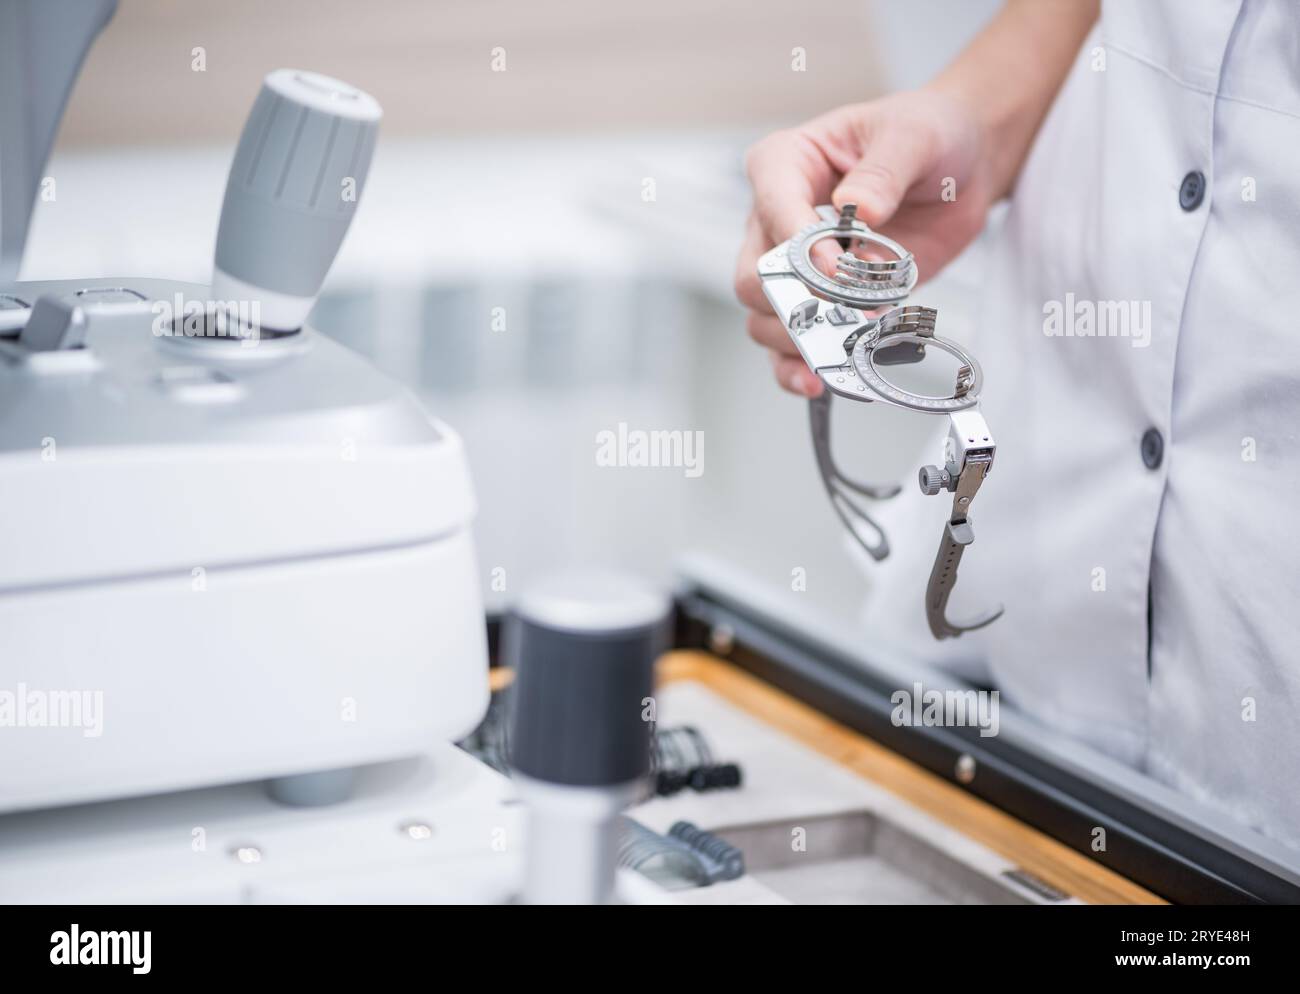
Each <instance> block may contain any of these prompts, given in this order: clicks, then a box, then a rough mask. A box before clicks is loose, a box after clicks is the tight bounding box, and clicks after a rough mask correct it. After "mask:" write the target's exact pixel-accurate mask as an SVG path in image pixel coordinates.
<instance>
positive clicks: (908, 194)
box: [736, 90, 997, 397]
mask: <svg viewBox="0 0 1300 994" xmlns="http://www.w3.org/2000/svg"><path fill="white" fill-rule="evenodd" d="M985 144H986V142H985V140H984V135H983V133H982V125H981V124H980V122H979V121H978V120H977V119H976V116H975V115H974V114H971V113H970V112H969V111H968V110H967V109H966V107H965V106H964V105H963V104H962V103H961V102H959V101H958V100H956V99H955V98H953V97H951V96H949V95H947V94H945V93H941V92H937V91H933V90H917V91H913V92H908V93H899V94H895V95H892V96H888V97H884V98H882V99H880V100H873V101H871V102H870V103H865V104H852V105H850V106H847V107H841V108H839V109H838V110H833V111H831V112H830V113H829V114H824V115H822V116H821V117H818V118H816V119H814V120H812V121H809V122H808V123H807V124H804V125H801V126H800V127H797V128H793V129H791V130H787V131H777V132H775V133H773V134H771V135H768V136H767V137H766V138H764V139H763V140H762V141H760V142H759V143H758V144H756V145H755V146H754V147H753V148H751V149H750V150H749V153H748V155H747V156H746V160H745V164H746V169H747V170H748V173H749V180H750V183H751V184H752V185H753V188H754V208H753V211H752V213H751V214H750V216H749V220H748V222H747V223H746V227H745V241H744V245H743V246H742V247H741V250H740V261H739V263H738V264H737V268H736V296H737V297H739V298H740V302H741V303H742V304H744V305H745V306H746V307H747V308H749V315H748V319H747V327H748V330H749V334H750V337H751V338H753V339H754V341H756V342H758V343H759V344H760V345H762V346H764V347H766V348H767V349H768V350H769V351H770V352H771V355H772V367H773V371H774V372H775V374H776V379H777V382H778V383H780V384H781V386H783V387H784V388H785V389H787V390H789V391H791V392H792V393H796V394H800V395H802V396H807V397H816V396H817V395H818V394H820V393H821V391H822V388H823V385H822V382H821V380H820V379H819V378H818V377H817V376H816V375H815V374H814V373H813V372H812V370H810V369H809V368H808V367H807V365H806V364H805V363H804V361H803V359H802V358H801V357H800V356H799V352H798V350H797V349H796V348H795V346H794V343H793V342H792V341H791V340H790V335H789V333H788V332H787V331H786V328H785V325H784V323H783V321H782V319H781V318H779V317H777V316H776V315H775V314H774V313H773V311H772V308H771V307H770V306H769V305H768V303H767V298H766V297H764V296H763V290H762V287H761V285H760V283H759V278H758V272H757V269H756V266H757V263H758V258H759V256H761V255H762V254H763V253H764V252H766V251H767V250H768V249H770V248H771V247H772V246H774V245H776V244H778V243H780V242H783V241H785V240H786V239H787V238H789V237H790V236H791V235H793V234H794V233H795V232H796V231H798V230H799V229H800V228H802V227H803V226H804V225H806V224H809V223H810V222H812V221H816V220H817V214H816V211H815V210H814V208H815V207H816V205H818V204H824V203H827V202H829V203H832V204H834V205H835V206H836V207H837V208H839V207H842V206H843V205H844V204H857V205H858V217H859V218H860V219H862V220H863V221H865V222H866V223H867V225H868V226H869V227H871V228H873V229H875V230H877V231H880V232H881V233H883V234H885V235H887V236H888V237H890V238H893V239H895V240H896V241H898V242H899V243H900V244H902V245H903V246H904V247H905V248H906V249H908V250H909V251H910V252H911V253H912V254H913V255H914V256H915V258H916V265H917V269H918V270H919V273H920V276H921V278H922V279H925V278H927V277H930V276H933V275H934V274H935V273H937V272H938V271H939V270H940V269H942V268H943V266H944V265H946V264H947V263H948V262H949V261H951V260H952V259H953V257H954V256H956V255H957V254H958V253H959V252H961V250H962V249H964V248H965V247H966V246H967V245H968V244H970V242H971V241H972V240H973V239H974V238H975V236H976V235H977V234H978V233H979V231H980V229H981V228H983V226H984V220H985V217H986V216H987V214H988V209H989V206H990V204H991V203H992V202H993V200H994V199H995V196H996V192H997V190H996V187H997V182H996V180H995V179H994V178H993V176H992V175H991V172H992V170H991V168H990V167H989V165H988V163H987V162H986V161H985V159H984V157H983V151H984V145H985ZM954 197H955V199H953V198H954ZM827 244H831V243H823V245H827ZM831 255H832V259H831V260H830V261H831V266H832V267H833V253H831ZM815 261H817V262H818V263H819V264H821V263H822V260H815ZM823 268H825V267H823ZM828 272H833V268H831V269H829V270H828Z"/></svg>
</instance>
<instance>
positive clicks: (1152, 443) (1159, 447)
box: [1142, 428, 1165, 469]
mask: <svg viewBox="0 0 1300 994" xmlns="http://www.w3.org/2000/svg"><path fill="white" fill-rule="evenodd" d="M1164 455H1165V440H1164V437H1163V436H1162V435H1161V434H1160V432H1158V431H1157V430H1156V429H1154V428H1148V429H1147V430H1146V432H1145V433H1143V435H1142V461H1143V462H1144V463H1146V467H1147V469H1157V468H1159V466H1160V461H1161V460H1162V459H1163V458H1164Z"/></svg>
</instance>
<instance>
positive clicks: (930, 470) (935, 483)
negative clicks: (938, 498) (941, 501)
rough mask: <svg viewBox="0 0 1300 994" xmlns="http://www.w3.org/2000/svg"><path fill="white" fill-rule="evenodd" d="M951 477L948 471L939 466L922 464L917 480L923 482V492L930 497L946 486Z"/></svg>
mask: <svg viewBox="0 0 1300 994" xmlns="http://www.w3.org/2000/svg"><path fill="white" fill-rule="evenodd" d="M950 479H951V477H950V476H949V474H948V471H947V470H946V469H940V468H939V467H938V466H922V467H921V470H920V472H919V473H918V474H917V481H918V482H919V483H920V484H921V493H923V494H927V495H928V496H930V497H933V496H934V495H935V494H937V493H938V492H939V491H940V490H943V489H944V488H946V487H947V486H948V481H949V480H950Z"/></svg>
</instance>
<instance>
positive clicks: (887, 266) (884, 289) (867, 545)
mask: <svg viewBox="0 0 1300 994" xmlns="http://www.w3.org/2000/svg"><path fill="white" fill-rule="evenodd" d="M817 213H818V215H819V217H820V220H818V221H816V222H814V223H813V224H810V225H808V226H807V227H805V228H803V229H802V230H800V231H799V232H797V233H796V234H795V236H794V237H793V238H791V239H790V240H789V241H788V242H784V243H782V244H780V245H778V246H776V247H775V248H773V249H772V250H771V251H769V252H767V253H766V254H765V255H763V256H762V257H761V258H760V259H759V260H758V273H759V277H760V278H761V280H762V284H763V291H764V293H765V294H766V296H767V299H768V301H769V302H770V303H771V304H772V307H773V308H774V309H775V310H776V313H777V314H778V315H780V316H781V318H782V320H783V321H784V322H785V325H786V328H787V330H788V331H789V333H790V337H791V339H792V340H793V341H794V344H795V346H796V347H797V348H798V350H799V353H800V355H801V356H802V357H803V359H804V362H805V363H807V365H808V368H809V369H811V370H812V371H813V372H814V373H816V374H817V375H818V376H819V377H821V379H822V381H823V382H824V383H825V384H826V386H827V388H828V389H826V390H824V391H823V392H822V394H821V396H819V397H816V398H814V399H812V400H810V401H809V408H808V412H809V421H810V424H811V427H812V437H813V449H814V451H815V453H816V456H817V468H818V471H819V472H820V474H821V478H822V483H823V484H824V486H825V487H826V493H827V495H828V496H829V497H830V501H831V506H832V507H833V508H834V509H835V513H836V514H837V515H838V516H839V518H840V520H841V521H843V522H844V525H845V527H847V528H848V530H849V532H850V534H852V535H853V537H854V539H855V540H856V541H857V542H858V544H859V545H861V547H862V548H863V549H864V550H865V551H866V552H867V554H868V555H870V556H871V557H872V558H873V559H875V560H877V561H879V560H881V559H884V558H885V557H886V556H888V555H889V540H888V538H887V537H886V535H885V533H884V531H883V529H881V527H880V526H879V525H878V524H877V523H876V522H875V521H874V520H873V519H872V518H871V516H870V515H869V514H868V513H867V511H866V509H865V508H864V507H863V505H862V502H861V498H869V499H872V500H884V499H887V498H890V497H893V496H896V495H897V494H898V493H899V492H900V488H899V487H898V486H897V485H886V484H872V483H862V482H859V481H857V480H854V479H852V478H851V477H848V476H846V475H845V474H844V473H843V472H841V470H840V469H839V467H838V466H837V465H836V463H835V459H834V455H833V452H832V449H831V431H830V421H831V418H830V408H831V398H832V397H833V396H834V395H835V394H839V395H840V396H842V397H849V398H851V399H853V400H858V401H862V402H865V403H871V402H879V403H884V404H890V405H892V406H895V407H902V408H905V409H907V410H912V411H918V412H920V413H922V414H944V415H947V416H948V419H949V431H948V440H947V442H946V444H945V447H944V448H945V453H944V454H945V458H944V465H943V466H942V467H937V466H924V467H922V468H921V470H920V474H919V482H920V486H921V490H922V492H924V493H926V494H930V495H933V494H937V493H939V491H941V490H944V491H947V492H949V493H952V494H953V495H954V497H953V505H952V513H951V514H950V515H949V518H948V522H947V524H946V525H945V527H944V534H943V539H942V541H941V542H940V545H939V552H938V554H937V555H936V557H935V562H934V567H933V569H932V570H931V573H930V581H929V585H928V586H927V588H926V595H925V608H926V619H927V620H928V622H929V625H930V631H931V633H932V634H933V635H934V637H935V638H937V639H943V638H953V637H956V636H958V635H961V634H962V633H963V632H968V631H972V630H974V629H976V628H983V627H984V626H985V625H987V624H990V623H991V622H993V621H995V620H997V619H998V618H999V617H1000V616H1001V615H1002V608H1001V607H999V608H996V609H995V610H992V611H989V612H986V613H985V614H983V615H980V616H979V617H977V618H973V619H971V620H969V621H965V622H955V621H951V620H949V619H948V617H947V607H948V598H949V596H950V595H951V593H952V589H953V586H954V584H955V583H956V580H957V567H958V565H959V564H960V562H961V556H962V552H963V551H964V550H965V547H966V546H968V545H970V544H971V543H972V542H973V541H974V540H975V533H974V531H973V530H972V529H971V524H970V517H969V510H970V505H971V503H972V502H973V501H974V499H975V494H976V493H977V492H978V490H979V487H980V484H981V483H982V482H983V481H984V478H985V476H987V475H988V472H989V470H990V469H991V468H992V466H993V456H994V453H995V452H996V451H997V445H996V443H995V442H994V440H993V436H992V434H991V433H990V431H989V427H988V425H987V423H985V421H984V417H983V415H982V414H980V411H979V396H980V390H981V389H982V388H983V385H984V374H983V372H982V371H981V369H980V366H979V363H978V362H977V361H976V360H975V357H974V356H973V355H971V354H970V353H969V352H967V351H966V349H964V348H963V347H962V346H961V345H959V344H958V343H956V342H954V341H951V340H949V339H946V338H941V337H939V336H938V335H936V334H935V327H936V324H937V320H938V312H937V311H936V310H935V309H934V308H932V307H919V306H916V305H904V304H903V302H904V301H905V300H906V299H907V297H908V295H909V294H910V293H911V291H912V289H913V287H915V286H916V280H917V270H916V262H915V260H914V259H913V258H912V254H911V253H910V252H908V251H907V250H906V249H904V248H903V247H902V246H901V245H899V244H898V243H897V242H895V241H893V240H892V239H889V238H886V237H884V236H883V235H880V234H878V233H876V232H874V231H872V230H871V229H870V228H868V227H867V226H866V225H865V224H864V223H863V222H861V221H859V220H858V219H857V208H856V207H855V206H854V205H853V204H846V205H845V206H844V207H843V209H842V210H840V211H836V210H835V208H833V207H829V206H826V207H818V208H817ZM827 239H835V240H836V241H837V242H838V243H839V246H840V249H841V253H840V255H839V257H838V259H837V261H836V272H835V275H834V276H827V275H826V274H825V273H823V272H822V271H821V270H820V269H819V268H818V267H817V265H816V263H815V262H814V260H813V249H814V247H815V246H816V245H817V244H818V243H819V242H822V241H824V240H827ZM865 246H876V247H877V248H879V249H883V250H884V253H887V254H888V255H889V256H892V258H887V259H884V260H869V259H863V258H860V257H859V256H858V255H856V254H855V253H854V249H855V248H861V247H865ZM885 308H889V309H888V310H884V309H885ZM882 311H883V313H882ZM931 347H933V348H937V349H940V350H942V351H943V352H946V353H948V354H949V355H951V356H952V357H953V358H954V359H956V360H957V362H958V364H959V365H958V369H957V377H956V383H955V385H954V387H953V391H952V393H951V395H949V396H944V397H933V396H927V395H924V394H919V393H914V392H912V391H909V390H905V389H903V388H901V387H899V386H897V385H896V384H894V383H892V382H891V381H890V380H889V379H888V378H887V377H886V376H885V375H884V374H883V373H882V372H881V367H884V366H896V365H902V364H908V363H916V362H920V361H921V360H923V359H924V358H925V356H926V350H927V349H928V348H931Z"/></svg>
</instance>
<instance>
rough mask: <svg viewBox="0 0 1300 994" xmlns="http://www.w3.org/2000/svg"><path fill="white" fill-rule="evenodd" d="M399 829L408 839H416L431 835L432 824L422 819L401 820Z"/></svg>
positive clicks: (427, 837) (426, 837)
mask: <svg viewBox="0 0 1300 994" xmlns="http://www.w3.org/2000/svg"><path fill="white" fill-rule="evenodd" d="M399 831H400V832H401V833H402V834H403V835H405V836H406V837H407V838H408V839H415V840H417V841H420V840H423V839H429V838H432V837H433V826H432V825H430V824H429V823H428V822H423V821H408V822H403V823H402V826H401V828H400V829H399Z"/></svg>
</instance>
